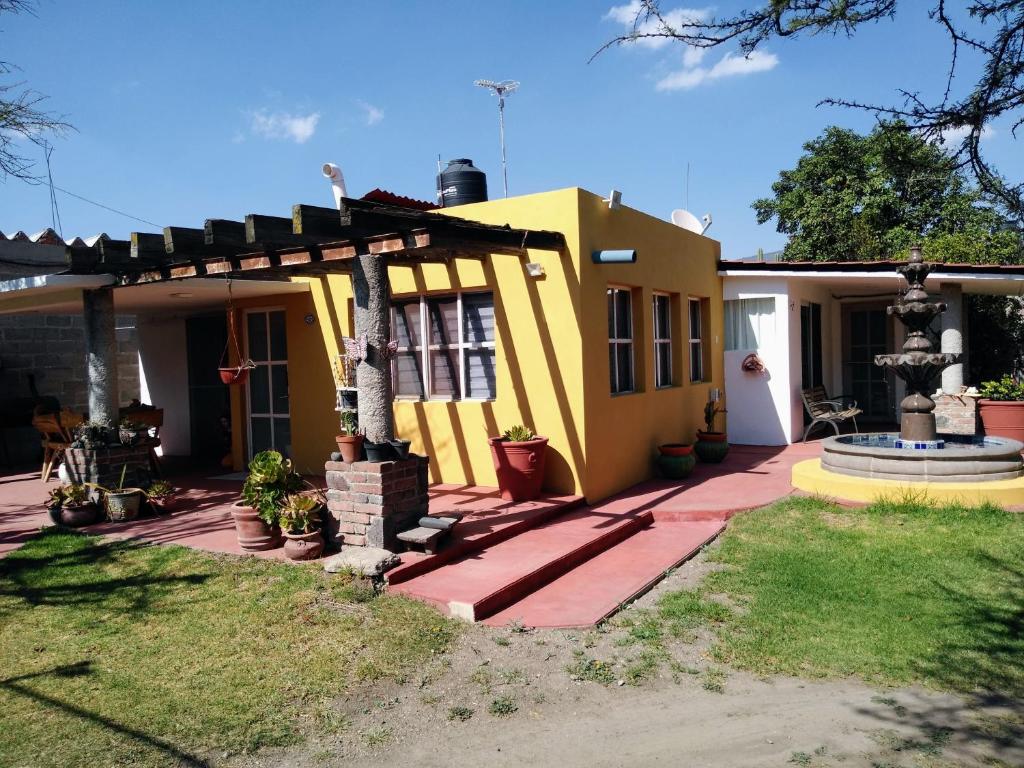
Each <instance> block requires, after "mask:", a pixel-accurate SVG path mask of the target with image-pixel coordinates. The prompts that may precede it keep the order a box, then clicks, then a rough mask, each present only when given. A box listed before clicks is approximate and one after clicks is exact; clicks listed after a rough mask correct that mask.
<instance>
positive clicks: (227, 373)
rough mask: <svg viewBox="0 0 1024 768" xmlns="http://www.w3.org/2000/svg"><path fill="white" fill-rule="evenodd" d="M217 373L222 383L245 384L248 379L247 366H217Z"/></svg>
mask: <svg viewBox="0 0 1024 768" xmlns="http://www.w3.org/2000/svg"><path fill="white" fill-rule="evenodd" d="M217 373H219V374H220V380H221V381H222V382H223V383H224V384H245V382H246V381H248V379H249V369H248V368H218V369H217Z"/></svg>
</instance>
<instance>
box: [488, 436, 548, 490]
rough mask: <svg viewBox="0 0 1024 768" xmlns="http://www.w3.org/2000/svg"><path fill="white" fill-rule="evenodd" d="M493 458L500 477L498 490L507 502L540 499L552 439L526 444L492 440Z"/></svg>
mask: <svg viewBox="0 0 1024 768" xmlns="http://www.w3.org/2000/svg"><path fill="white" fill-rule="evenodd" d="M488 442H489V443H490V445H491V458H492V459H494V471H495V473H496V474H497V475H498V489H499V490H500V491H501V498H503V499H505V501H530V500H531V499H536V498H537V497H538V496H540V487H541V484H542V483H543V482H544V459H545V456H546V455H547V447H548V439H547V438H546V437H535V438H534V439H533V440H527V441H525V442H522V443H515V442H512V441H511V440H503V439H502V438H500V437H492V438H490V439H489V440H488Z"/></svg>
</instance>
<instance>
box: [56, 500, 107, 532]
mask: <svg viewBox="0 0 1024 768" xmlns="http://www.w3.org/2000/svg"><path fill="white" fill-rule="evenodd" d="M97 517H99V508H98V507H97V506H96V505H95V504H93V503H92V502H89V503H87V504H78V505H75V506H68V505H67V504H65V505H64V506H63V507H61V510H60V524H61V525H66V526H67V527H68V528H80V527H82V526H83V525H92V524H93V523H95V522H96V518H97Z"/></svg>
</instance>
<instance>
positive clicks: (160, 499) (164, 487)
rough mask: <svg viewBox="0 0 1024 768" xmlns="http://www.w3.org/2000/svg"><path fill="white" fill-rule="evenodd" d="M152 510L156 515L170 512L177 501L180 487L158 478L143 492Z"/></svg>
mask: <svg viewBox="0 0 1024 768" xmlns="http://www.w3.org/2000/svg"><path fill="white" fill-rule="evenodd" d="M143 493H144V494H145V496H146V502H147V504H148V505H149V508H150V510H151V511H152V512H153V514H155V515H167V514H170V513H171V511H172V510H173V507H174V502H175V501H176V498H175V497H176V496H177V493H178V489H177V488H175V487H174V486H173V485H171V484H170V483H168V482H167V481H166V480H157V481H156V482H155V483H153V484H152V485H151V486H149V488H147V489H146V490H145V491H144V492H143Z"/></svg>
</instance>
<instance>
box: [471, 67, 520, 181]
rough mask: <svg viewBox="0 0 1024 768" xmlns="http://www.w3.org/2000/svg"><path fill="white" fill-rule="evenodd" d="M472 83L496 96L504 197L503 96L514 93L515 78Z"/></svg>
mask: <svg viewBox="0 0 1024 768" xmlns="http://www.w3.org/2000/svg"><path fill="white" fill-rule="evenodd" d="M473 85H479V86H480V87H481V88H487V89H489V90H491V91H493V92H494V95H495V96H497V97H498V130H499V132H500V134H501V175H502V177H503V179H504V182H505V197H508V167H507V166H506V164H505V96H507V95H509V94H512V93H515V91H516V89H517V88H519V83H518V82H517V81H516V80H502V81H501V82H500V83H496V82H494V81H493V80H474V81H473Z"/></svg>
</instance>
